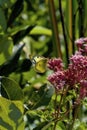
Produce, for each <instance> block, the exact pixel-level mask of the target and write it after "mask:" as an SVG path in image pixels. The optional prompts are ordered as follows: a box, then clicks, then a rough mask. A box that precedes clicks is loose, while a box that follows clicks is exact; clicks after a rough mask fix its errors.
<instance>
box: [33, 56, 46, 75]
mask: <svg viewBox="0 0 87 130" xmlns="http://www.w3.org/2000/svg"><path fill="white" fill-rule="evenodd" d="M46 65H47V59H46V58H41V59H40V60H39V61H38V62H36V64H35V70H36V72H38V73H44V72H45V71H46Z"/></svg>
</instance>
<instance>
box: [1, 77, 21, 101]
mask: <svg viewBox="0 0 87 130" xmlns="http://www.w3.org/2000/svg"><path fill="white" fill-rule="evenodd" d="M1 94H2V96H4V97H7V98H8V99H10V100H23V92H22V90H21V88H20V86H19V85H18V84H17V83H16V82H15V81H14V80H12V79H10V78H6V77H1Z"/></svg>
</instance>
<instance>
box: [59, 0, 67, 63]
mask: <svg viewBox="0 0 87 130" xmlns="http://www.w3.org/2000/svg"><path fill="white" fill-rule="evenodd" d="M59 11H60V17H61V24H62V29H63V36H64V41H65V49H66V59H67V64H68V63H69V54H68V43H67V38H66V32H65V25H64V17H63V12H62V4H61V0H59Z"/></svg>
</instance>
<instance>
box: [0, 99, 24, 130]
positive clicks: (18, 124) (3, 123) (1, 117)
mask: <svg viewBox="0 0 87 130" xmlns="http://www.w3.org/2000/svg"><path fill="white" fill-rule="evenodd" d="M23 111H24V110H23V104H22V103H21V102H20V101H10V100H7V99H5V98H3V97H0V130H15V129H17V130H24V121H23Z"/></svg>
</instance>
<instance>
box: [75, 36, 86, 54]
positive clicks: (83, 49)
mask: <svg viewBox="0 0 87 130" xmlns="http://www.w3.org/2000/svg"><path fill="white" fill-rule="evenodd" d="M86 42H87V37H86V38H80V39H77V40H76V41H75V43H76V45H77V48H78V50H79V52H81V53H82V54H87V45H86V44H85V43H86Z"/></svg>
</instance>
